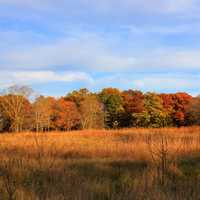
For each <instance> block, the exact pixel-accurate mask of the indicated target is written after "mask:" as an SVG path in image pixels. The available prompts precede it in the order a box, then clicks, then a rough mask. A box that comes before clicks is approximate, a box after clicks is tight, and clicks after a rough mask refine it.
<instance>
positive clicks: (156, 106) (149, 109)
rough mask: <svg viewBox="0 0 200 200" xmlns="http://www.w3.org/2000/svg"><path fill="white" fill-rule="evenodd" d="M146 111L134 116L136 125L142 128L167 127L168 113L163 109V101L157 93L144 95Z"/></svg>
mask: <svg viewBox="0 0 200 200" xmlns="http://www.w3.org/2000/svg"><path fill="white" fill-rule="evenodd" d="M144 107H145V110H144V111H143V112H142V113H136V114H133V118H134V125H135V126H142V127H155V128H158V127H164V126H166V125H167V120H166V119H167V117H168V115H167V113H166V112H165V110H164V108H163V102H162V99H161V98H160V97H159V95H157V94H155V93H146V94H145V95H144Z"/></svg>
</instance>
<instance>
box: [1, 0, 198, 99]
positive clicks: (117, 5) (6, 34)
mask: <svg viewBox="0 0 200 200" xmlns="http://www.w3.org/2000/svg"><path fill="white" fill-rule="evenodd" d="M199 13H200V1H199V0H176V1H174V0H101V1H99V0H74V1H72V0H57V1H55V0H42V1H41V0H0V38H1V42H0V88H5V87H8V86H10V85H12V84H16V83H17V84H26V85H30V86H32V87H33V88H34V89H35V90H36V91H37V92H40V93H42V94H45V95H54V96H61V95H65V94H66V93H67V92H69V91H71V90H74V89H79V88H82V87H87V88H88V89H90V90H92V91H99V90H101V89H102V88H104V87H118V88H120V89H128V88H131V89H140V90H142V91H155V92H177V91H186V92H188V93H190V94H192V95H197V94H199V93H200V88H199V85H200V43H199V38H200V15H199Z"/></svg>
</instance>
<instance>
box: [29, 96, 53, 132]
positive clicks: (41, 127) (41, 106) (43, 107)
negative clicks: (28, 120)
mask: <svg viewBox="0 0 200 200" xmlns="http://www.w3.org/2000/svg"><path fill="white" fill-rule="evenodd" d="M54 104H55V99H54V98H52V97H43V96H40V97H38V98H37V99H36V100H35V102H34V103H33V106H32V112H33V122H34V123H33V125H34V129H35V130H36V131H37V132H39V131H45V130H48V131H49V130H50V128H51V117H52V115H53V106H54Z"/></svg>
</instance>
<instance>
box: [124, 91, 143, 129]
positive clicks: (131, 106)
mask: <svg viewBox="0 0 200 200" xmlns="http://www.w3.org/2000/svg"><path fill="white" fill-rule="evenodd" d="M122 98H123V107H124V110H125V112H124V118H123V121H124V125H125V126H132V125H133V114H138V113H141V112H143V111H144V95H143V93H142V92H140V91H134V90H128V91H123V92H122Z"/></svg>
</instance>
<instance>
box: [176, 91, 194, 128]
mask: <svg viewBox="0 0 200 200" xmlns="http://www.w3.org/2000/svg"><path fill="white" fill-rule="evenodd" d="M191 100H192V96H190V95H188V94H187V93H184V92H179V93H176V94H173V109H174V115H173V116H174V117H173V120H174V123H175V124H176V125H177V126H183V125H185V119H186V118H185V117H186V109H187V106H188V105H189V103H190V101H191Z"/></svg>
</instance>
